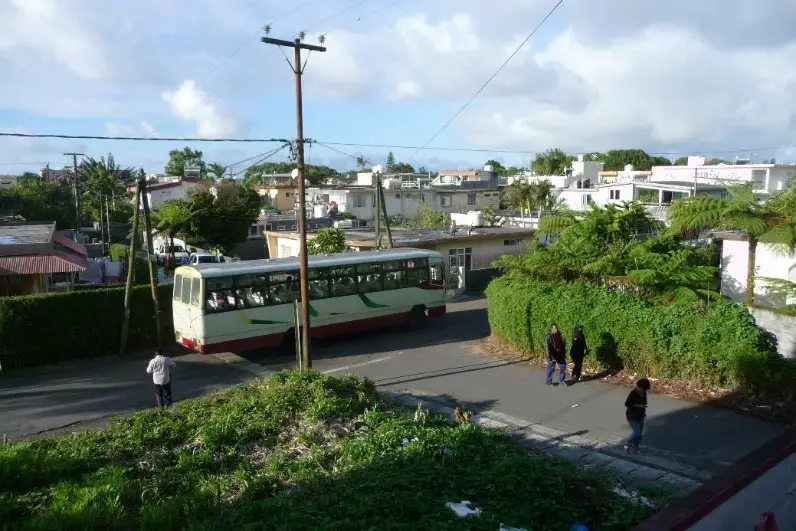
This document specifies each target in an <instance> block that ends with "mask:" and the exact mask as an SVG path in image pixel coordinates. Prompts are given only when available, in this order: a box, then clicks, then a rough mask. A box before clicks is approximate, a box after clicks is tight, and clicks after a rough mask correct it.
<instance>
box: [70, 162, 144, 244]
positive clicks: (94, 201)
mask: <svg viewBox="0 0 796 531" xmlns="http://www.w3.org/2000/svg"><path fill="white" fill-rule="evenodd" d="M80 176H81V181H82V183H83V184H82V187H83V189H84V192H83V205H84V206H85V208H86V209H87V210H88V212H89V213H90V214H91V217H92V218H93V219H95V220H99V222H100V228H101V230H102V231H103V232H102V234H103V235H104V234H105V233H104V230H105V229H104V228H103V227H104V226H105V221H107V223H108V239H109V240H110V219H107V220H105V221H103V220H104V218H105V217H108V215H109V214H110V212H112V211H113V212H114V213H115V212H116V211H117V209H118V208H119V206H121V205H127V201H126V200H127V196H128V194H127V190H126V186H128V185H130V184H131V183H133V182H134V181H135V172H134V170H133V169H132V168H125V167H122V166H119V165H118V164H116V161H115V160H114V158H113V155H112V154H110V153H109V154H108V156H107V158H105V157H100V159H99V160H95V159H93V158H87V159H86V160H84V161H83V162H82V163H81V164H80ZM117 200H119V201H120V202H119V204H118V205H117ZM103 239H104V237H103ZM108 244H110V242H108Z"/></svg>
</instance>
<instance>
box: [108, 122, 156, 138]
mask: <svg viewBox="0 0 796 531" xmlns="http://www.w3.org/2000/svg"><path fill="white" fill-rule="evenodd" d="M105 131H106V132H107V133H108V135H110V136H145V137H149V138H157V137H158V136H160V135H159V133H158V131H157V129H155V127H154V126H153V125H152V124H150V123H149V122H147V121H143V122H141V123H140V124H138V126H130V125H124V124H119V123H116V122H105Z"/></svg>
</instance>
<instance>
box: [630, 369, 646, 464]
mask: <svg viewBox="0 0 796 531" xmlns="http://www.w3.org/2000/svg"><path fill="white" fill-rule="evenodd" d="M650 387H651V386H650V381H649V380H647V379H646V378H642V379H641V380H639V381H638V382H636V388H635V389H633V390H632V391H630V394H629V395H627V400H625V408H626V410H625V417H626V418H627V422H628V424H630V429H631V430H632V431H633V433H632V435H630V437H629V438H628V440H627V445H626V446H625V451H626V452H628V453H630V452H632V453H634V454H638V447H639V445H640V444H641V438H642V437H643V435H644V420H645V419H646V418H647V391H649V389H650Z"/></svg>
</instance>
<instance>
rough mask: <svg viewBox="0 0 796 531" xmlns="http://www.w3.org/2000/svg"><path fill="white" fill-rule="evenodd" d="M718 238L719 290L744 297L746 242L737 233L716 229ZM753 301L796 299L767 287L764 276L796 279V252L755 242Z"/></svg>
mask: <svg viewBox="0 0 796 531" xmlns="http://www.w3.org/2000/svg"><path fill="white" fill-rule="evenodd" d="M715 237H716V238H718V239H720V240H721V294H722V295H724V296H726V297H729V298H731V299H733V300H736V301H744V300H745V299H746V274H747V271H748V264H749V242H748V241H747V240H746V238H745V237H744V236H742V235H740V234H733V233H726V232H722V233H716V234H715ZM755 268H756V274H755V302H757V303H759V304H764V305H766V306H773V307H780V306H784V305H785V304H795V303H796V299H791V300H785V299H784V298H782V297H777V296H774V295H772V294H769V293H767V291H766V285H767V283H766V281H765V280H761V279H762V278H763V277H768V278H777V279H781V280H789V281H791V282H796V253H793V254H790V255H788V254H787V253H782V252H779V251H778V250H777V249H775V248H773V247H771V246H769V245H765V244H762V243H761V244H758V245H757V249H756V252H755Z"/></svg>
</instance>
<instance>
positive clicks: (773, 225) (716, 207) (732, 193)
mask: <svg viewBox="0 0 796 531" xmlns="http://www.w3.org/2000/svg"><path fill="white" fill-rule="evenodd" d="M788 193H792V192H787V193H786V194H783V195H782V197H773V198H769V199H765V200H760V199H758V197H757V196H755V194H754V191H753V190H752V188H751V187H750V186H731V187H728V188H727V196H726V197H721V198H719V197H712V196H697V197H689V198H686V199H681V200H679V201H676V202H675V203H674V204H673V205H672V207H671V212H670V215H669V219H670V220H671V222H672V230H673V231H675V232H678V233H686V232H688V231H703V230H725V231H731V232H739V233H741V234H742V235H743V236H744V237H745V238H746V240H747V241H748V243H749V259H748V262H747V269H746V304H748V305H751V304H754V301H755V299H754V297H755V275H756V273H755V270H756V268H757V260H756V253H757V245H758V243H764V244H771V245H774V246H777V247H779V248H781V249H785V250H787V251H788V252H793V249H794V247H796V230H794V223H796V215H794V212H793V211H792V210H790V209H789V205H792V203H793V202H792V201H789V197H788V196H787V194H788Z"/></svg>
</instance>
